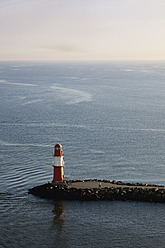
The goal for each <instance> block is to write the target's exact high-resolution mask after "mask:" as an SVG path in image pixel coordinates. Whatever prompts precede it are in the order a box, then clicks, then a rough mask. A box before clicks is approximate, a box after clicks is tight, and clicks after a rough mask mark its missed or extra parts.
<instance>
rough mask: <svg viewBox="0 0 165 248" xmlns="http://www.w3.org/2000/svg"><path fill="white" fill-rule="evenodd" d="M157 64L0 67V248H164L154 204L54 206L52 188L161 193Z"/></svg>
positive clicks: (164, 143)
mask: <svg viewBox="0 0 165 248" xmlns="http://www.w3.org/2000/svg"><path fill="white" fill-rule="evenodd" d="M164 109H165V63H162V62H155V63H135V62H134V63H130V62H129V63H121V62H120V63H117V62H116V63H101V64H94V63H30V62H29V63H27V62H6V63H4V62H1V63H0V179H1V180H0V247H7V248H8V247H11V248H12V247H58V248H61V247H66V248H67V247H69V248H70V247H73V248H74V247H87V248H89V247H103V248H104V247H107V248H109V247H116V248H119V247H124V248H125V247H127V248H129V247H150V248H152V247H153V248H154V247H162V248H163V247H164V243H165V215H164V209H165V205H164V204H153V203H137V202H70V201H65V202H54V201H52V200H45V199H40V198H37V197H34V196H32V195H28V194H27V192H28V189H29V188H31V187H33V186H36V185H39V184H43V183H45V182H48V181H51V180H52V174H53V171H52V166H51V165H52V161H53V157H52V148H53V146H54V145H55V144H56V142H58V141H60V142H61V143H62V145H63V151H64V159H65V164H66V166H65V178H66V179H88V178H98V179H109V180H122V181H125V182H127V181H129V182H145V183H156V184H162V185H165V152H164V147H165V114H164Z"/></svg>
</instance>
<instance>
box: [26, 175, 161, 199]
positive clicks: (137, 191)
mask: <svg viewBox="0 0 165 248" xmlns="http://www.w3.org/2000/svg"><path fill="white" fill-rule="evenodd" d="M29 193H30V194H33V195H36V196H39V197H43V198H48V199H55V200H79V201H100V200H108V201H114V200H118V201H144V202H159V203H163V202H165V186H161V185H153V184H141V183H124V182H120V181H118V182H117V181H108V180H97V179H94V180H71V181H64V182H62V183H55V182H52V183H46V184H44V185H40V186H36V187H34V188H32V189H29Z"/></svg>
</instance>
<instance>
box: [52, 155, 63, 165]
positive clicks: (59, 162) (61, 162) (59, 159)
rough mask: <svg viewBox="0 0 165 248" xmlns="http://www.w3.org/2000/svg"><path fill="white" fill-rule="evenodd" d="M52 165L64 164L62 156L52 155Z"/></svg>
mask: <svg viewBox="0 0 165 248" xmlns="http://www.w3.org/2000/svg"><path fill="white" fill-rule="evenodd" d="M54 166H64V160H63V157H54Z"/></svg>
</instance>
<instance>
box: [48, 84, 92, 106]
mask: <svg viewBox="0 0 165 248" xmlns="http://www.w3.org/2000/svg"><path fill="white" fill-rule="evenodd" d="M51 89H53V90H56V92H57V93H58V97H59V98H60V99H62V100H65V101H66V104H77V103H81V102H91V101H92V100H93V97H92V95H91V94H90V93H87V92H85V91H81V90H75V89H69V88H63V87H59V86H57V85H53V86H51Z"/></svg>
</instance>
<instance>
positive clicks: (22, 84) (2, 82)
mask: <svg viewBox="0 0 165 248" xmlns="http://www.w3.org/2000/svg"><path fill="white" fill-rule="evenodd" d="M0 83H1V84H8V85H16V86H28V87H29V86H30V87H36V86H37V85H36V84H24V83H11V82H8V81H6V80H2V79H1V80H0Z"/></svg>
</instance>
